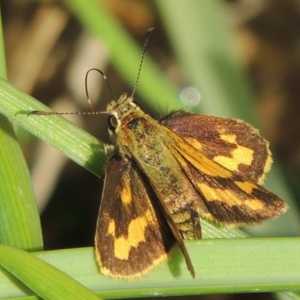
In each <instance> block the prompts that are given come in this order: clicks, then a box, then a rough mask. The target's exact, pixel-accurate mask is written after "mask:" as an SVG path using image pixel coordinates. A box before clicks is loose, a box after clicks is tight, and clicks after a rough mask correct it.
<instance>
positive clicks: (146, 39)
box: [28, 28, 154, 116]
mask: <svg viewBox="0 0 300 300" xmlns="http://www.w3.org/2000/svg"><path fill="white" fill-rule="evenodd" d="M153 30H154V28H149V29H148V30H147V33H146V38H145V42H144V45H143V49H142V57H141V62H140V66H139V70H138V74H137V78H136V81H135V84H134V87H133V90H132V93H131V98H133V96H134V94H135V92H136V90H137V86H138V82H139V79H140V75H141V70H142V65H143V61H144V57H145V52H146V48H147V44H148V42H149V39H150V35H151V33H152V31H153ZM91 71H97V72H99V73H100V74H101V75H102V77H103V79H104V80H105V82H106V85H107V87H108V90H109V92H110V95H111V97H112V99H113V100H115V97H114V94H113V91H112V88H111V86H110V84H109V82H108V80H107V77H106V75H105V74H104V73H103V72H102V71H101V70H99V69H97V68H92V69H89V70H88V71H87V73H86V75H85V93H86V97H87V101H88V104H89V106H90V108H91V111H90V112H47V111H40V110H33V111H31V112H30V113H28V115H43V116H45V115H100V114H106V112H105V111H103V112H102V111H95V110H94V108H93V106H92V103H91V99H90V96H89V92H88V85H87V81H88V75H89V73H90V72H91Z"/></svg>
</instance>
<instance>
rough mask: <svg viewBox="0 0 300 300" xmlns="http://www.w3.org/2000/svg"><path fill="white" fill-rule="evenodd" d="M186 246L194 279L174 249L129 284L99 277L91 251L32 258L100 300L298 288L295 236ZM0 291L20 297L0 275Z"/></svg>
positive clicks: (299, 274)
mask: <svg viewBox="0 0 300 300" xmlns="http://www.w3.org/2000/svg"><path fill="white" fill-rule="evenodd" d="M187 248H188V251H189V253H190V255H191V258H192V261H193V264H194V267H195V270H196V278H195V279H192V278H191V276H190V273H189V272H188V271H187V269H186V265H185V262H184V259H183V257H182V254H181V252H180V250H179V249H178V248H177V249H176V250H175V251H174V252H173V254H172V255H171V258H170V261H169V262H166V263H163V264H161V265H159V266H157V267H156V268H154V269H153V271H151V272H149V273H148V274H146V275H145V276H144V277H142V278H141V279H136V280H133V281H130V282H128V281H126V280H121V279H113V278H110V277H107V276H102V275H101V274H100V273H99V269H98V267H97V265H96V263H95V255H94V248H80V249H68V250H57V251H46V252H41V253H36V254H35V255H36V256H37V257H38V258H40V259H42V260H45V261H46V262H47V263H49V264H51V265H53V266H54V267H57V268H59V269H60V270H62V271H63V272H64V273H66V274H68V275H69V276H71V277H72V278H74V279H75V280H77V281H79V282H80V283H82V284H83V285H84V286H86V287H88V288H89V289H91V290H93V291H97V294H99V295H101V296H102V297H104V298H114V299H117V298H134V297H141V296H142V297H147V296H154V295H156V296H158V295H160V296H172V295H200V294H216V293H245V292H258V291H260V292H274V291H291V290H293V291H299V290H300V282H299V278H300V261H299V259H298V258H299V257H298V256H299V255H298V254H299V251H300V239H299V238H268V239H259V238H253V239H252V238H249V239H211V240H207V239H206V240H202V241H189V242H187ZM0 254H1V247H0ZM0 260H1V258H0ZM74 262H76V263H74ZM27 267H29V266H28V265H27ZM33 270H35V267H34V268H33ZM49 280H50V279H49ZM57 280H58V277H57V278H56V279H55V281H57ZM2 287H4V291H5V294H4V295H10V296H11V297H17V296H21V294H20V291H19V294H17V293H18V289H17V287H16V286H15V285H13V284H12V283H10V282H9V281H8V280H7V278H5V277H4V275H3V274H2V273H0V288H1V290H2ZM53 299H57V298H53Z"/></svg>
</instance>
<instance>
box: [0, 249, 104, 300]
mask: <svg viewBox="0 0 300 300" xmlns="http://www.w3.org/2000/svg"><path fill="white" fill-rule="evenodd" d="M72 264H73V265H75V264H74V262H73V263H72ZM0 265H1V266H2V267H3V268H4V269H5V270H6V271H8V272H9V273H10V274H12V275H14V276H15V277H17V278H18V279H19V280H20V281H21V282H23V283H24V284H25V285H26V286H28V287H29V288H30V289H31V290H32V291H34V292H35V293H36V294H37V295H39V296H40V297H42V298H43V299H49V300H51V299H56V300H59V299H63V300H68V299H70V300H77V299H78V300H79V299H95V300H96V299H98V300H99V299H100V298H99V297H98V296H96V295H95V294H94V293H92V292H90V291H89V290H88V289H86V288H85V287H84V286H82V285H81V284H79V283H78V282H77V281H75V280H74V279H72V278H70V277H69V276H67V275H66V274H65V273H63V272H61V271H60V270H58V269H56V268H54V267H53V266H51V265H49V264H47V263H45V262H44V261H42V260H40V259H38V258H37V257H35V256H34V255H32V254H29V253H28V252H25V251H23V250H19V249H17V248H12V247H9V246H5V245H0ZM5 288H6V286H3V287H2V289H1V291H2V293H4V291H3V289H5Z"/></svg>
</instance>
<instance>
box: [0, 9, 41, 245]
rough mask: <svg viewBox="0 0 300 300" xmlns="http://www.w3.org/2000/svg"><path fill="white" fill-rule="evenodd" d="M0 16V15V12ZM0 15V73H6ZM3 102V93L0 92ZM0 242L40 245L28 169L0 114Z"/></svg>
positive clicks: (13, 137) (38, 222)
mask: <svg viewBox="0 0 300 300" xmlns="http://www.w3.org/2000/svg"><path fill="white" fill-rule="evenodd" d="M0 16H1V14H0ZM1 24H2V22H1V17H0V66H1V67H0V72H1V74H0V76H4V77H5V76H6V70H5V55H4V45H3V36H2V28H1ZM0 98H1V101H0V102H2V93H1V92H0ZM0 145H1V147H0V165H1V168H0V185H1V186H0V242H1V243H3V244H8V245H11V246H15V247H19V248H21V249H26V250H35V251H36V250H39V249H42V248H43V239H42V232H41V225H40V218H39V214H38V211H37V206H36V201H35V197H34V193H33V189H32V185H31V180H30V175H29V171H28V168H27V165H26V162H25V159H24V157H23V153H22V151H21V149H20V146H19V143H18V141H17V138H16V136H15V133H14V131H13V128H12V125H11V123H10V122H9V121H8V120H7V118H5V117H4V116H1V115H0Z"/></svg>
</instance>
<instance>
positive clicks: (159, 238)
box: [95, 154, 175, 279]
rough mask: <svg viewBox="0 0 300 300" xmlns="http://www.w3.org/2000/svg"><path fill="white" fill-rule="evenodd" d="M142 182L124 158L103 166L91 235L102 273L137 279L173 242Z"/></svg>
mask: <svg viewBox="0 0 300 300" xmlns="http://www.w3.org/2000/svg"><path fill="white" fill-rule="evenodd" d="M144 179H145V178H143V174H141V173H140V172H139V170H138V169H137V168H136V167H135V166H134V165H133V164H132V163H131V162H130V161H128V160H127V159H126V158H125V157H124V156H121V155H118V154H115V155H113V156H112V157H111V158H110V160H109V161H108V163H107V166H106V178H105V184H104V190H103V195H102V200H101V205H100V212H99V217H98V221H97V228H96V236H95V243H96V255H97V259H98V261H99V265H100V268H101V272H102V273H103V274H106V275H110V276H114V277H121V278H127V279H131V278H134V277H138V276H141V275H142V274H143V273H145V272H147V271H148V270H150V269H151V268H152V267H153V266H155V265H157V264H158V263H159V262H161V261H163V260H165V259H166V258H167V255H168V253H169V252H170V249H171V248H172V246H173V245H174V243H175V239H174V236H173V234H172V232H171V231H170V229H169V226H168V224H167V223H166V221H165V218H164V216H163V214H162V213H161V212H160V210H159V209H158V208H157V207H156V204H155V201H153V200H157V199H153V198H155V195H153V194H152V192H151V190H149V188H148V186H147V185H146V183H145V182H144ZM150 197H151V198H150ZM151 199H152V201H151ZM157 201H158V200H157ZM156 203H158V202H156Z"/></svg>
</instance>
